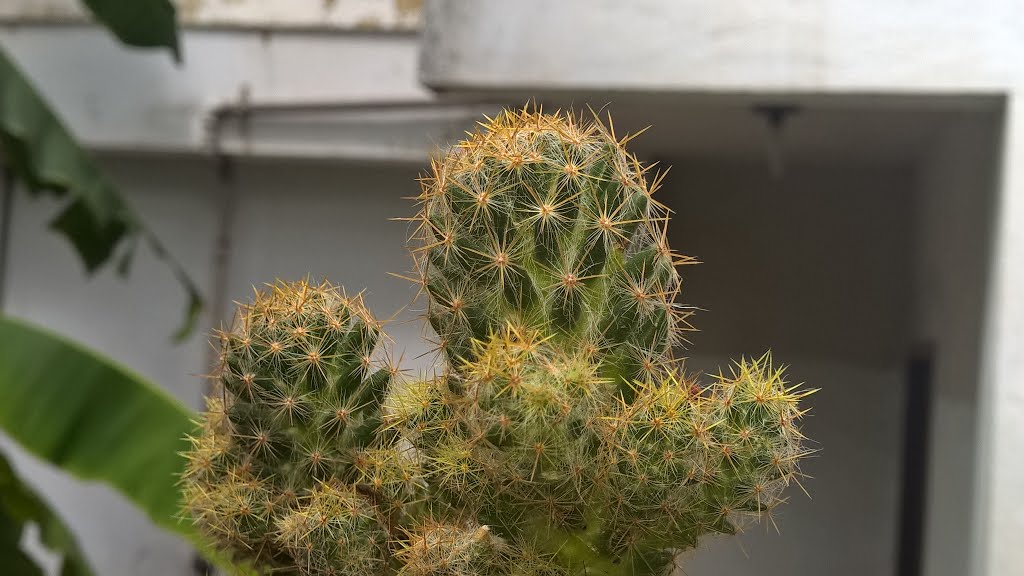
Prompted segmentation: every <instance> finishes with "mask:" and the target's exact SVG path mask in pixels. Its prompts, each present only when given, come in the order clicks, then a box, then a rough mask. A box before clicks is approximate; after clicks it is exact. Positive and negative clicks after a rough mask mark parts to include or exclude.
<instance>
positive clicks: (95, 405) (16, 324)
mask: <svg viewBox="0 0 1024 576" xmlns="http://www.w3.org/2000/svg"><path fill="white" fill-rule="evenodd" d="M193 417H194V416H193V414H192V413H191V412H190V411H189V410H188V409H186V408H185V407H184V406H182V405H181V404H180V403H178V402H177V401H176V400H174V399H173V398H171V397H170V396H169V395H168V394H167V393H165V392H164V391H163V390H161V389H159V388H157V387H156V386H154V385H152V384H150V383H149V382H147V381H146V380H145V379H143V378H142V377H140V376H138V375H136V374H133V373H132V372H130V371H129V370H127V369H126V368H123V367H121V366H118V365H116V364H114V363H113V362H112V361H110V360H108V359H106V358H104V357H102V356H100V355H98V354H96V353H95V352H92V351H89V350H87V349H86V348H84V347H82V346H79V345H77V344H75V343H73V342H71V341H69V340H66V339H64V338H63V337H60V336H57V335H55V334H52V333H50V332H48V331H46V330H43V329H40V328H37V327H33V326H30V325H28V324H26V323H23V322H21V321H19V320H14V319H11V318H0V429H3V430H4V431H5V432H6V433H7V434H8V435H9V436H10V437H11V438H13V439H14V440H15V441H17V442H18V443H19V444H21V445H22V446H23V447H25V449H26V450H28V451H29V452H31V453H32V454H35V455H36V456H38V457H39V458H41V459H43V460H46V461H48V462H50V463H52V464H54V465H56V466H58V467H60V468H62V469H64V470H65V471H67V472H70V473H71V474H73V475H75V476H77V477H79V478H83V479H86V480H98V481H102V482H106V483H107V484H110V485H111V486H113V487H114V488H116V489H117V490H119V491H120V492H121V493H122V494H124V495H125V496H127V497H128V498H129V499H130V500H131V501H132V502H134V503H135V504H136V505H137V506H138V507H139V508H140V509H141V510H143V511H144V512H145V513H146V514H147V515H148V516H149V517H150V518H152V519H153V521H154V522H156V523H157V524H158V525H160V526H163V527H165V528H168V529H170V530H172V531H175V532H179V533H183V534H186V535H187V534H188V533H189V532H190V531H191V530H190V527H189V526H187V525H185V524H183V523H182V522H179V521H178V519H177V514H178V504H179V501H180V496H179V494H180V492H179V489H178V485H177V482H178V477H179V475H180V473H181V471H182V470H183V468H184V464H185V461H184V458H182V457H181V456H180V453H181V452H182V451H184V450H185V449H186V448H187V447H188V442H187V441H186V440H185V436H186V435H187V434H188V433H190V432H191V431H192V429H193V424H192V418H193Z"/></svg>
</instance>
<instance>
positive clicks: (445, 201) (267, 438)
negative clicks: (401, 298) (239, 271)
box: [184, 109, 809, 576]
mask: <svg viewBox="0 0 1024 576" xmlns="http://www.w3.org/2000/svg"><path fill="white" fill-rule="evenodd" d="M627 140H628V138H624V139H617V137H616V136H615V135H614V132H613V130H612V129H611V124H610V122H609V125H608V127H606V126H604V125H602V124H600V123H599V122H584V121H582V120H581V119H578V118H574V117H572V116H566V115H562V114H542V113H540V112H534V111H530V110H527V109H524V110H520V111H506V112H503V113H502V114H501V115H499V116H498V117H496V118H494V119H489V120H488V121H487V122H485V123H483V124H482V125H481V127H480V128H479V129H478V130H477V131H476V132H474V133H473V134H471V135H470V136H469V137H468V138H467V139H466V140H465V141H463V142H461V143H460V144H459V145H458V146H456V147H454V148H453V149H452V150H451V151H450V152H449V153H448V154H447V155H446V156H444V157H443V158H441V159H439V160H437V161H435V162H434V163H433V165H432V170H431V173H430V174H429V175H428V176H426V177H424V178H423V179H422V193H421V195H420V197H419V207H420V210H419V214H418V215H417V216H416V217H415V218H413V219H412V220H413V222H415V226H414V230H415V232H414V234H413V255H414V260H415V262H416V270H417V280H418V282H419V283H420V285H421V286H422V288H423V290H424V292H425V293H426V294H427V314H426V315H427V319H428V321H429V323H430V325H431V326H432V327H433V329H434V331H435V332H436V334H437V336H438V342H437V346H438V350H439V351H440V352H441V353H442V355H443V364H442V365H441V366H440V367H439V368H440V370H439V371H438V372H437V374H436V375H435V376H433V377H429V378H424V379H421V380H411V381H403V382H395V375H396V374H397V372H396V370H395V369H393V368H392V367H390V366H388V365H387V364H386V363H385V364H380V363H379V362H378V361H377V360H376V359H375V353H374V350H375V347H376V345H377V342H378V340H380V339H381V338H382V330H381V327H380V324H379V323H378V322H376V321H375V320H374V319H373V318H372V317H371V316H370V314H369V313H368V312H367V311H366V310H365V308H364V307H363V306H362V303H361V301H360V300H359V299H358V298H347V297H345V296H344V295H343V293H341V292H340V291H339V290H338V289H335V288H332V287H330V286H329V285H326V284H324V285H319V286H314V285H311V284H309V283H306V282H299V283H295V284H285V283H279V284H277V285H275V286H273V287H271V288H270V289H269V290H268V291H266V292H263V293H259V294H257V297H256V298H255V300H254V301H253V302H252V303H251V304H249V305H245V306H242V307H241V308H240V312H239V316H238V319H237V320H236V322H235V324H234V326H233V328H232V329H231V330H229V331H226V332H224V333H223V334H222V335H221V342H220V344H221V350H222V362H221V368H220V371H219V373H218V376H217V377H218V381H219V382H220V385H221V388H222V389H223V399H214V400H211V401H210V408H209V411H208V413H207V416H206V418H205V419H204V421H203V423H202V430H201V431H200V433H199V434H197V436H196V437H195V438H194V439H193V450H192V451H191V452H190V453H189V454H188V458H189V466H188V470H187V472H186V475H185V478H184V483H185V494H186V509H187V511H188V512H189V514H190V515H191V517H192V518H193V519H194V521H195V522H196V523H197V524H198V525H199V526H200V527H201V528H202V529H203V530H204V532H205V533H206V534H208V535H209V537H210V538H211V539H212V540H213V541H215V542H216V543H217V544H218V545H219V546H220V547H221V548H223V549H225V550H227V551H230V552H231V553H233V554H234V555H235V557H236V558H238V559H239V560H240V561H248V562H252V563H253V564H255V565H256V566H258V567H261V568H263V569H265V570H267V571H273V572H275V573H277V572H282V573H285V574H296V575H344V576H355V575H366V576H369V575H374V574H383V575H408V576H449V575H450V576H470V575H481V576H530V575H535V576H540V575H552V576H553V575H565V576H569V575H576V574H580V575H583V574H586V575H590V576H619V575H622V576H625V575H664V574H667V573H668V572H669V571H670V570H671V569H672V567H673V566H674V557H675V556H676V554H677V553H678V551H680V550H685V549H687V548H692V547H695V546H696V545H697V544H698V542H699V539H700V538H701V537H702V536H704V535H706V534H732V533H734V532H736V531H737V530H738V529H741V528H742V527H743V525H744V523H745V522H746V521H747V520H750V519H757V518H759V517H761V516H763V515H764V514H766V513H768V512H770V511H771V510H772V509H773V508H774V507H775V506H776V505H777V504H778V503H780V502H781V501H782V500H781V493H782V490H783V489H784V488H785V487H786V486H787V485H788V484H789V483H790V482H792V481H794V480H797V479H798V478H799V476H800V471H799V461H800V459H801V458H802V457H803V456H805V455H806V454H807V449H806V448H805V447H804V437H803V436H802V435H801V433H800V430H799V427H798V423H799V420H800V418H801V416H802V415H803V413H804V412H803V410H802V409H801V408H800V406H799V401H800V400H801V399H802V398H803V397H804V396H806V395H807V394H808V393H809V391H805V390H802V389H800V388H799V387H794V386H789V385H787V384H786V383H785V380H784V378H783V374H782V371H781V369H777V368H775V367H774V366H773V364H772V361H771V357H770V356H768V355H765V356H763V357H761V358H758V359H749V360H748V359H744V360H741V361H739V362H737V363H736V364H735V365H734V366H733V368H732V370H731V371H730V372H729V373H728V374H727V375H726V374H722V375H719V376H718V377H716V378H715V379H714V381H713V382H711V383H710V384H708V385H701V384H699V383H698V382H697V380H696V379H694V378H692V377H690V376H687V375H686V374H685V373H684V372H683V367H682V365H681V363H679V362H677V361H676V360H675V359H674V358H673V356H672V350H673V348H674V347H676V346H677V345H678V344H679V343H680V342H681V341H682V340H683V336H682V334H683V332H684V331H685V330H687V329H689V325H688V324H687V317H688V312H687V309H686V308H684V307H682V306H681V305H679V304H677V303H676V302H675V299H676V296H677V294H678V292H679V285H680V282H679V276H678V274H677V272H676V266H677V265H679V264H682V263H687V262H689V261H690V260H688V259H687V258H685V257H682V256H679V255H677V254H676V253H674V252H673V251H672V250H671V249H670V248H669V246H668V243H667V240H666V238H667V235H666V225H667V222H668V218H667V210H666V209H665V208H664V207H663V206H662V205H661V204H659V203H658V202H657V201H655V200H654V199H653V198H652V194H653V192H654V191H655V189H656V188H657V184H658V182H659V181H660V178H658V177H654V178H653V183H650V184H649V183H648V172H649V169H648V168H647V167H645V166H643V165H642V164H641V163H640V162H639V161H637V160H636V158H635V157H633V156H632V155H630V154H629V153H628V152H626V151H625V149H624V144H625V143H626V141H627Z"/></svg>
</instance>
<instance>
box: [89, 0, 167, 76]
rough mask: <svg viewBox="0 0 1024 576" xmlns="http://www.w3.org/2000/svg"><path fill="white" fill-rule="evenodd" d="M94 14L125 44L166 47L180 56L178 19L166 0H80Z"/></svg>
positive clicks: (142, 46) (143, 46)
mask: <svg viewBox="0 0 1024 576" xmlns="http://www.w3.org/2000/svg"><path fill="white" fill-rule="evenodd" d="M82 1H83V3H84V4H85V5H86V7H88V8H89V10H91V11H92V13H93V16H95V17H96V19H97V20H99V21H100V23H102V24H103V25H104V26H106V27H107V28H108V29H109V30H110V31H111V32H113V33H114V35H115V36H117V39H118V40H120V41H121V42H123V43H125V44H127V45H128V46H136V47H139V48H163V47H166V48H169V49H170V50H171V54H173V55H174V59H175V60H176V61H180V60H181V52H180V49H179V45H178V23H177V20H176V17H175V10H174V5H173V4H171V3H170V2H169V1H168V0H130V1H126V0H82Z"/></svg>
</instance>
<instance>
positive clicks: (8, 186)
mask: <svg viewBox="0 0 1024 576" xmlns="http://www.w3.org/2000/svg"><path fill="white" fill-rule="evenodd" d="M0 178H2V179H3V182H2V183H0V186H2V187H3V189H2V190H0V195H2V196H0V312H3V310H4V305H5V304H6V298H7V255H8V253H9V252H10V249H11V246H10V244H11V223H12V222H13V219H12V217H11V214H12V213H13V212H14V171H12V170H11V169H10V168H9V167H7V166H4V165H2V164H0Z"/></svg>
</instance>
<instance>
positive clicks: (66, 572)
mask: <svg viewBox="0 0 1024 576" xmlns="http://www.w3.org/2000/svg"><path fill="white" fill-rule="evenodd" d="M32 524H34V525H35V526H36V527H37V529H38V530H39V538H40V540H41V541H42V543H43V545H44V546H46V547H47V548H48V549H50V550H51V551H52V552H54V553H57V554H60V555H61V557H62V560H61V570H60V574H61V576H90V575H91V574H92V570H91V569H90V568H89V564H88V562H87V561H86V559H85V557H84V556H83V555H82V551H81V550H80V549H79V547H78V543H77V542H76V540H75V537H74V535H73V534H72V533H71V530H69V529H68V527H67V526H66V525H65V524H64V522H63V521H62V520H61V519H60V517H59V516H58V515H57V514H56V513H54V512H53V510H51V509H50V507H49V506H47V505H46V503H45V502H44V501H43V500H42V498H40V497H39V496H37V495H36V493H35V492H33V491H32V489H30V488H29V487H28V486H26V485H25V484H24V483H23V482H21V481H20V480H19V479H18V477H17V476H15V474H14V469H13V468H12V467H11V465H10V463H8V462H7V460H6V459H5V458H4V457H3V455H2V454H0V559H2V560H3V563H4V568H5V572H4V573H5V574H9V575H11V576H22V575H30V576H35V575H39V576H42V574H43V571H42V570H41V569H40V568H39V567H38V566H37V565H36V564H35V562H34V561H33V560H32V559H31V558H30V557H29V556H28V555H27V554H26V553H25V552H24V551H22V550H21V547H20V543H21V540H22V538H23V535H24V532H25V530H26V528H27V527H28V526H30V525H32Z"/></svg>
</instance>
